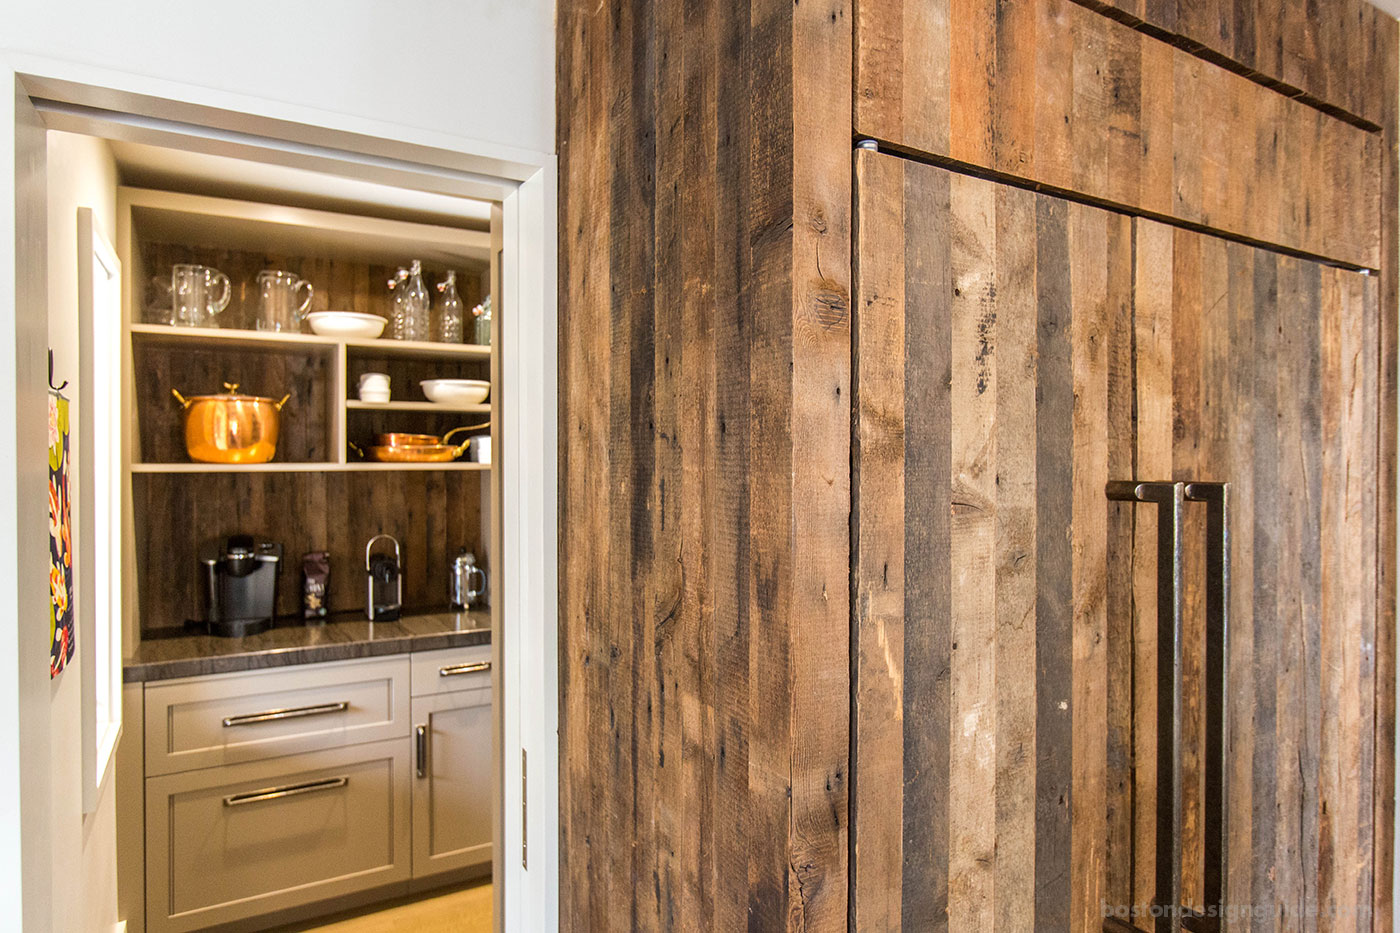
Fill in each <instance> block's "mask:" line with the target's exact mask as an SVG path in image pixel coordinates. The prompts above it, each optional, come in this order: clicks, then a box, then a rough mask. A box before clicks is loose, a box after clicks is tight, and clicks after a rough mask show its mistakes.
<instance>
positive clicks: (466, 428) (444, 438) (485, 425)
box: [442, 421, 491, 449]
mask: <svg viewBox="0 0 1400 933" xmlns="http://www.w3.org/2000/svg"><path fill="white" fill-rule="evenodd" d="M489 427H491V422H489V421H483V422H482V423H481V424H464V425H462V426H461V427H460V428H453V429H452V430H451V431H448V432H447V433H446V434H444V435H443V436H442V442H443V443H444V444H446V443H447V441H448V439H449V438H451V437H452V435H454V434H461V433H462V432H463V431H480V430H482V429H483V428H489ZM468 443H471V441H470V440H468ZM464 449H465V448H464Z"/></svg>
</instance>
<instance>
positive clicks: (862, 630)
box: [851, 153, 946, 930]
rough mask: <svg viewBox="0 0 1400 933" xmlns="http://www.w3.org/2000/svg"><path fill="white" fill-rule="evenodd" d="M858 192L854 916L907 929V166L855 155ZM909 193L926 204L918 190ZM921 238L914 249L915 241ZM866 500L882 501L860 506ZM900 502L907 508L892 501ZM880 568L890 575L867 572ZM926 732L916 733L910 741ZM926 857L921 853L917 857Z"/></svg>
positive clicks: (876, 926)
mask: <svg viewBox="0 0 1400 933" xmlns="http://www.w3.org/2000/svg"><path fill="white" fill-rule="evenodd" d="M915 174H916V176H917V175H919V174H921V173H917V171H916V173H915ZM915 183H917V181H915ZM856 189H857V204H858V212H857V226H856V237H855V242H856V254H855V256H856V262H855V268H854V270H853V271H854V273H855V282H856V291H855V307H856V340H855V362H854V366H855V369H854V372H855V374H856V376H857V381H856V396H855V425H856V427H855V432H854V440H853V446H852V459H851V462H852V502H851V527H852V538H853V540H854V541H855V554H854V555H853V557H854V559H855V564H856V568H857V572H856V574H855V605H854V607H853V609H854V614H855V626H854V629H853V634H854V643H853V644H852V650H853V652H854V654H855V666H856V680H855V684H854V685H853V693H854V696H853V700H852V702H853V704H854V707H855V713H854V721H853V722H854V729H855V731H854V735H853V736H852V741H853V744H854V747H855V749H856V750H857V756H858V760H859V761H860V763H861V766H860V771H859V773H858V774H857V775H856V776H857V777H858V778H859V780H858V781H856V782H855V783H854V784H853V786H852V805H851V825H852V837H853V838H852V842H853V845H852V861H851V875H852V878H853V879H854V883H853V884H852V902H853V903H852V914H851V915H852V917H853V919H854V922H855V925H856V927H857V928H858V929H862V930H897V929H899V928H900V917H901V907H900V905H901V902H902V900H903V897H904V889H903V884H902V881H903V870H902V867H901V866H902V865H903V864H905V862H906V855H905V851H904V843H905V839H904V800H903V796H902V795H897V796H895V797H894V799H891V794H890V792H889V789H890V788H891V787H902V786H903V785H904V760H905V752H904V747H905V731H904V715H903V714H904V692H905V686H904V684H905V677H906V671H905V664H904V659H905V613H904V605H905V580H904V568H905V528H904V503H905V501H906V497H905V486H904V483H905V480H904V476H905V455H904V438H905V407H904V397H905V395H904V393H905V366H906V363H905V315H904V308H905V306H906V298H905V280H904V275H905V268H906V265H905V249H906V233H905V230H906V220H905V200H906V195H905V172H904V163H903V162H901V161H899V160H896V159H878V158H872V157H870V156H868V155H866V154H864V153H859V154H857V157H856ZM909 200H910V201H911V202H915V206H916V207H917V206H918V205H917V202H916V201H915V198H914V197H910V198H909ZM925 216H927V214H925ZM910 221H911V222H917V221H915V219H914V218H910ZM919 239H921V238H919V237H917V236H915V237H914V238H912V239H911V240H910V241H908V245H909V246H913V247H914V248H917V246H918V241H919ZM916 417H917V416H916ZM867 501H868V502H870V503H872V507H868V508H862V504H863V503H865V502H867ZM895 503H899V508H893V507H890V506H893V504H895ZM882 506H884V507H882ZM873 567H879V568H881V573H880V574H879V575H876V574H873V573H861V572H860V570H861V568H873ZM912 673H914V674H915V676H917V672H912ZM945 721H946V720H945ZM921 734H923V730H912V731H911V733H910V737H911V738H916V737H918V736H919V735H921ZM911 841H912V840H911ZM920 855H921V853H918V852H911V853H910V854H909V856H908V860H910V861H915V860H918V859H919V856H920Z"/></svg>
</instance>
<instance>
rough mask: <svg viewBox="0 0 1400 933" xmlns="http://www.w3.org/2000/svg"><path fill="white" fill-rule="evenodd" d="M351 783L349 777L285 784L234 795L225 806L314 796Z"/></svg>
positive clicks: (227, 798) (225, 802)
mask: <svg viewBox="0 0 1400 933" xmlns="http://www.w3.org/2000/svg"><path fill="white" fill-rule="evenodd" d="M349 783H350V779H349V778H348V777H333V778H325V779H324V780H320V781H303V782H302V783H300V784H283V785H282V786H281V787H264V788H263V789H262V790H250V791H248V792H247V793H245V794H233V795H232V796H229V797H225V798H224V806H226V807H237V806H241V805H242V804H245V803H258V802H260V801H263V800H277V799H278V798H280V797H295V796H297V795H298V794H312V793H315V792H316V791H318V790H332V789H334V788H337V787H344V786H345V785H346V784H349Z"/></svg>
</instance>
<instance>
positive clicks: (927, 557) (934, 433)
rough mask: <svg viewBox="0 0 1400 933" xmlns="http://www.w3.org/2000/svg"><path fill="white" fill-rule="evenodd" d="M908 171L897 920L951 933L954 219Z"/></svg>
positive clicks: (943, 193) (932, 189)
mask: <svg viewBox="0 0 1400 933" xmlns="http://www.w3.org/2000/svg"><path fill="white" fill-rule="evenodd" d="M860 158H861V159H862V160H867V159H873V158H874V157H873V156H870V155H862V156H861V157H860ZM906 173H907V174H906V181H905V198H906V201H907V203H906V207H905V211H904V216H905V224H906V226H907V228H908V229H907V231H906V233H905V244H904V252H903V263H904V273H903V274H904V290H905V305H904V307H903V308H901V309H898V310H899V313H901V314H903V315H904V318H905V321H904V359H905V362H904V379H905V386H904V450H903V456H904V487H905V488H904V499H903V501H902V502H900V503H898V507H899V509H900V511H901V514H900V516H899V520H900V522H901V523H902V525H903V528H904V560H905V568H906V569H905V570H904V571H903V577H904V594H903V596H904V604H903V607H902V611H903V613H904V630H905V639H904V657H903V670H904V675H903V676H904V696H903V710H902V718H903V721H904V722H907V723H919V724H921V728H918V729H910V730H907V731H906V734H905V739H904V755H903V773H904V780H903V784H902V786H903V789H904V793H903V797H904V800H903V811H904V816H903V820H904V822H903V831H904V851H905V857H904V870H903V877H902V882H901V890H902V899H903V902H902V905H901V910H900V918H899V921H900V928H902V929H927V930H939V931H941V930H947V929H949V925H948V910H949V894H950V892H949V889H948V877H949V858H950V835H949V833H950V826H949V823H950V818H951V817H950V813H949V803H948V792H947V780H946V775H947V774H948V770H949V767H950V756H951V744H952V736H953V728H952V715H951V712H950V703H951V697H950V690H951V688H950V682H951V678H950V670H951V666H952V656H953V649H952V637H951V636H952V631H951V629H952V626H951V625H950V624H949V619H950V618H951V616H952V612H953V588H952V582H951V579H950V578H949V575H948V572H947V559H948V557H947V555H948V554H949V552H950V550H951V547H952V542H951V514H952V479H951V470H952V462H953V455H952V379H951V375H952V366H953V362H952V324H951V320H952V316H951V314H950V311H949V308H950V302H951V300H952V294H953V287H954V286H953V282H954V280H955V270H954V268H953V261H952V241H953V231H952V228H953V219H952V201H951V178H950V176H949V175H948V173H946V172H942V171H938V170H936V169H930V168H927V167H919V166H908V167H907V168H906ZM863 501H866V502H868V501H869V500H864V499H863ZM879 504H880V503H879V502H878V501H877V502H875V503H874V505H876V506H877V507H878V506H879ZM893 504H894V503H891V505H893ZM862 514H866V513H865V512H863V513H862ZM874 569H875V565H865V564H861V565H860V566H859V567H857V574H858V576H863V575H865V574H866V573H870V574H873V573H874ZM882 572H883V571H882ZM875 883H877V884H878V883H879V882H875ZM866 887H868V885H865V884H862V889H865V888H866Z"/></svg>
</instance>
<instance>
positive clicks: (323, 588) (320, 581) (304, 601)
mask: <svg viewBox="0 0 1400 933" xmlns="http://www.w3.org/2000/svg"><path fill="white" fill-rule="evenodd" d="M330 582H331V555H330V554H329V553H328V552H326V551H312V552H311V553H309V554H303V555H302V557H301V614H302V618H304V619H324V618H325V617H326V614H327V613H328V612H329V611H330V610H329V607H327V605H326V600H327V598H328V597H329V596H330Z"/></svg>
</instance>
